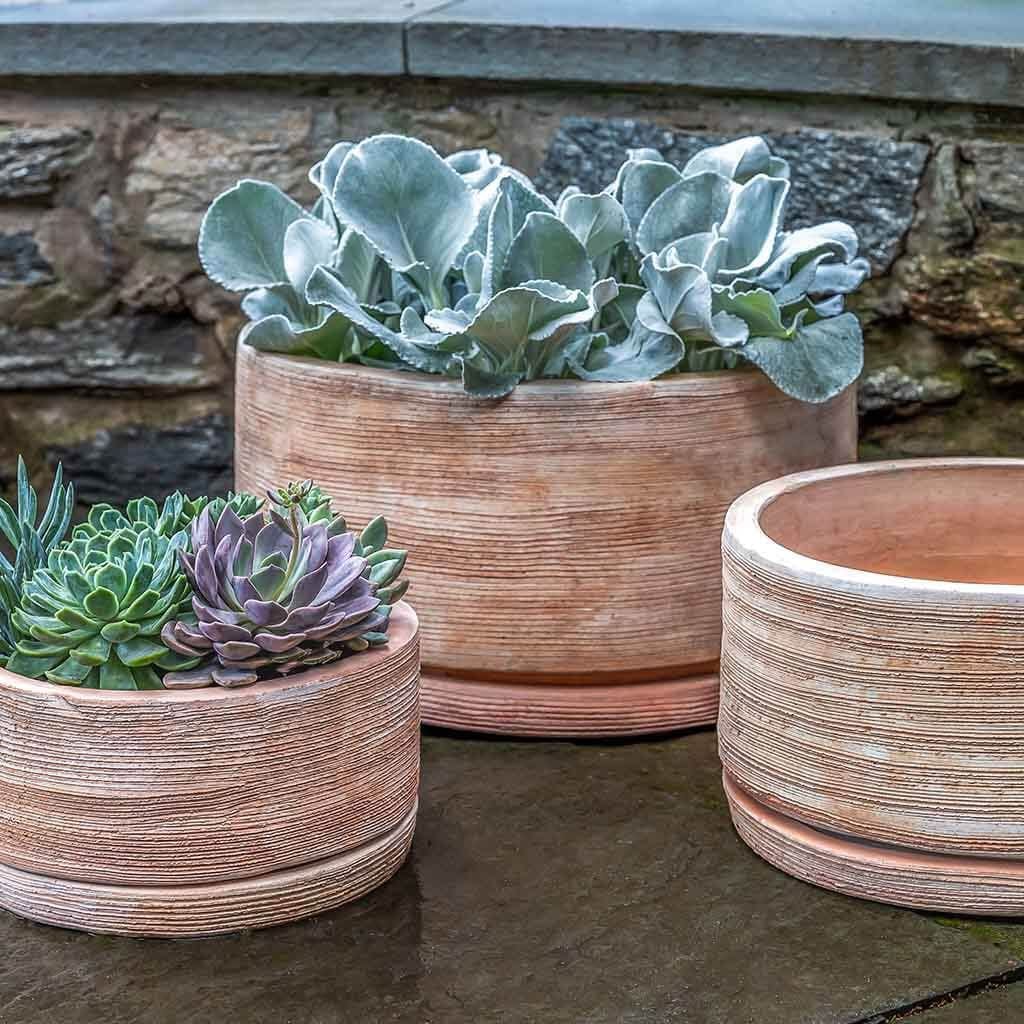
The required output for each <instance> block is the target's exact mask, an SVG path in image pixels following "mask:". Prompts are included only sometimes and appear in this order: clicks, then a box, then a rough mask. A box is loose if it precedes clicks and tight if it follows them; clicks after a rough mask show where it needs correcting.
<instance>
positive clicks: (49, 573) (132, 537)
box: [7, 498, 198, 690]
mask: <svg viewBox="0 0 1024 1024" xmlns="http://www.w3.org/2000/svg"><path fill="white" fill-rule="evenodd" d="M155 509H156V505H155V503H154V502H152V501H151V500H150V499H148V498H146V499H139V501H137V502H131V503H129V511H128V513H127V514H125V513H121V512H119V511H118V510H117V509H113V508H111V507H110V506H96V507H94V508H93V510H92V512H91V513H90V516H89V520H88V522H86V523H83V524H81V525H80V526H78V527H76V529H75V532H74V534H73V536H72V539H71V540H70V541H69V542H67V543H65V544H63V545H61V546H60V547H58V548H56V549H54V550H53V551H52V552H50V555H49V557H48V559H47V562H46V565H45V567H43V568H40V569H38V570H36V572H35V573H34V574H33V575H32V577H31V579H29V580H28V581H26V583H25V584H24V587H23V592H22V598H21V604H20V607H19V608H18V609H17V610H15V612H14V613H13V615H12V617H11V621H12V624H13V626H14V628H15V630H16V632H17V634H18V638H17V640H16V643H15V650H14V653H13V654H12V655H11V657H10V658H9V660H8V664H7V667H8V669H9V670H10V671H11V672H16V673H18V674H19V675H23V676H28V677H30V678H32V679H47V680H49V681H50V682H52V683H60V684H65V685H69V686H84V687H89V688H94V689H102V690H157V689H162V688H163V683H162V682H161V675H160V673H161V672H164V671H168V670H178V671H181V670H185V669H188V668H192V667H194V666H195V664H197V661H198V659H190V658H187V657H183V656H182V655H181V654H178V653H175V652H174V651H171V650H169V649H168V648H167V647H166V646H165V645H164V644H163V642H162V641H161V639H160V631H161V630H162V629H163V627H164V625H165V623H167V622H169V621H172V620H173V619H175V618H177V617H178V616H179V615H181V614H183V613H186V612H187V611H188V609H189V604H190V597H191V592H190V589H189V584H188V580H187V579H186V578H185V575H184V573H183V572H182V570H181V567H180V565H179V552H180V551H182V550H183V549H186V548H187V546H188V534H187V532H185V531H181V530H179V531H177V532H169V531H170V530H171V527H172V525H173V524H172V517H173V515H175V514H177V515H180V509H179V510H178V511H177V513H175V509H174V507H173V505H172V507H171V509H170V510H169V515H168V516H164V514H163V513H159V514H155V519H154V512H155ZM129 517H130V518H129Z"/></svg>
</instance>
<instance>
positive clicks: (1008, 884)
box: [719, 460, 1024, 915]
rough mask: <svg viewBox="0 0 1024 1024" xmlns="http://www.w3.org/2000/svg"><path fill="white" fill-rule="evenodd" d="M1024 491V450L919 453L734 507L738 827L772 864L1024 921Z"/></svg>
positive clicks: (761, 491) (730, 669)
mask: <svg viewBox="0 0 1024 1024" xmlns="http://www.w3.org/2000/svg"><path fill="white" fill-rule="evenodd" d="M1022 499H1024V462H1021V461H1019V460H941V461H931V462H930V461H910V462H902V463H878V464H875V465H871V466H861V467H845V468H839V469H836V470H823V471H819V472H814V473H806V474H798V475H796V476H794V477H791V478H789V479H787V480H782V481H775V482H774V483H772V484H768V485H765V486H764V487H761V488H757V489H755V490H754V491H752V492H750V493H749V494H747V495H745V496H744V497H743V498H742V499H740V500H739V501H737V502H736V504H735V505H734V506H733V508H732V509H731V510H730V512H729V516H728V519H727V523H726V530H725V535H724V540H723V551H724V592H725V593H724V635H723V653H722V704H721V713H720V720H719V735H720V748H721V755H722V760H723V763H724V765H725V768H726V772H727V775H728V780H729V782H730V783H731V784H732V789H733V791H732V796H733V812H734V816H735V818H736V823H737V827H738V828H739V830H740V832H741V834H742V835H743V836H744V838H746V839H747V840H748V842H750V843H751V845H752V846H753V847H754V848H755V849H756V850H758V851H759V852H761V853H762V854H763V855H764V856H765V857H767V858H768V859H769V860H771V861H772V862H773V863H777V864H779V865H780V866H782V867H784V868H785V870H788V871H791V872H793V873H794V874H797V875H798V876H799V877H802V878H805V879H808V880H809V881H813V882H817V883H818V884H821V885H827V886H832V887H835V888H839V889H842V890H844V891H848V892H856V893H857V894H859V895H864V896H869V897H871V898H875V899H882V900H890V901H893V902H898V903H906V904H909V905H912V906H919V907H928V908H934V909H940V908H946V909H953V910H956V911H962V912H977V913H989V914H1010V915H1012V914H1020V913H1021V912H1022V911H1024V754H1022V751H1024V686H1022V684H1024V671H1022V669H1021V665H1022V664H1024V547H1022V543H1021V539H1020V538H1019V537H1017V536H1015V535H1013V534H1012V533H1008V532H1006V531H1004V530H1003V529H1001V528H1000V524H1001V523H1003V522H1004V521H1005V517H1006V515H1007V511H1008V509H1010V508H1015V507H1017V506H1018V504H1019V502H1020V501H1021V500H1022ZM787 819H791V820H787ZM804 826H809V827H804ZM828 833H833V834H834V835H829V834H828ZM847 840H852V841H853V842H848V841H847ZM858 840H859V841H861V843H860V844H858V843H857V842H856V841H858ZM864 841H866V843H867V844H875V845H865V842H864ZM879 844H881V845H879ZM915 851H916V852H917V853H921V854H927V855H928V856H922V857H913V856H909V854H911V853H914V852H915ZM968 858H969V859H968Z"/></svg>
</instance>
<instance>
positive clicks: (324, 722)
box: [0, 605, 419, 891]
mask: <svg viewBox="0 0 1024 1024" xmlns="http://www.w3.org/2000/svg"><path fill="white" fill-rule="evenodd" d="M418 677H419V655H418V644H417V635H416V616H415V614H414V613H413V611H412V609H411V608H409V607H408V606H406V605H400V606H398V608H396V610H395V613H394V615H393V618H392V627H391V641H390V643H389V644H388V645H387V646H385V647H380V648H374V649H372V650H370V651H368V652H366V653H363V654H359V655H355V656H352V657H349V658H345V659H343V660H342V661H340V662H336V663H334V664H332V665H328V666H326V667H324V668H320V669H314V670H310V671H308V672H303V673H297V674H296V675H294V676H289V677H287V678H285V679H278V680H270V681H267V682H263V683H257V684H255V685H253V686H249V687H242V688H238V689H232V690H227V689H220V688H211V689H206V690H192V691H177V692H170V691H167V692H162V693H151V692H144V693H117V692H111V691H97V690H78V689H74V688H70V687H61V686H54V685H51V684H49V683H39V682H35V681H33V680H26V679H23V678H21V677H18V676H13V675H11V674H10V673H5V672H0V808H2V809H3V810H2V815H0V862H2V863H3V864H5V865H7V866H8V867H13V868H18V869H21V870H22V871H26V872H31V873H33V874H34V875H42V876H52V877H55V878H56V877H59V878H63V879H68V880H73V881H76V882H87V883H108V884H113V885H115V886H129V887H130V886H185V885H197V884H204V883H217V882H230V883H235V882H237V881H238V880H239V879H245V878H255V877H258V876H266V875H268V874H269V873H271V872H277V871H281V870H284V869H288V868H292V867H297V866H300V865H305V864H310V863H312V862H317V861H322V860H325V859H328V858H337V857H339V856H341V855H343V854H345V853H346V852H347V851H351V850H355V849H357V848H362V847H365V846H366V845H367V844H371V843H373V842H374V841H376V840H377V839H379V838H380V837H382V836H386V835H390V834H392V833H393V832H394V830H395V829H397V828H398V827H399V825H400V823H401V822H403V821H404V820H405V819H406V818H407V816H408V815H409V813H410V809H411V808H412V807H413V805H414V802H415V800H416V793H417V787H418V780H419V714H418ZM68 891H74V889H73V887H72V888H71V889H69V890H68Z"/></svg>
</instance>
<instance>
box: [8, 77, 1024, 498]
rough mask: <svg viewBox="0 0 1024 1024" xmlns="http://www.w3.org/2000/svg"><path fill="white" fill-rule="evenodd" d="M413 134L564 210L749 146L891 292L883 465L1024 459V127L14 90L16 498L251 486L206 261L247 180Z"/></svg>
mask: <svg viewBox="0 0 1024 1024" xmlns="http://www.w3.org/2000/svg"><path fill="white" fill-rule="evenodd" d="M382 130H388V131H399V132H406V133H412V134H416V135H419V136H421V137H423V138H425V139H426V140H428V141H429V142H431V143H432V144H434V145H435V146H437V147H438V148H439V149H441V150H443V151H447V150H452V149H456V148H463V147H469V146H481V145H483V146H488V147H490V148H492V149H495V150H497V151H499V152H501V153H503V155H504V156H505V158H506V160H507V161H508V162H510V163H512V164H514V165H517V166H520V167H522V168H523V169H524V170H526V171H527V172H529V173H532V174H535V175H538V180H539V182H540V183H541V184H542V185H543V186H544V187H546V188H548V189H556V188H557V186H558V185H560V184H561V183H563V182H564V181H566V180H569V179H572V178H575V179H579V180H580V181H581V182H584V183H588V182H589V183H591V184H597V183H599V182H601V183H603V181H605V180H607V179H608V178H609V177H610V176H611V172H613V170H614V167H615V166H616V165H617V163H618V161H619V159H620V156H621V152H622V149H623V148H624V146H625V145H633V144H638V143H642V144H645V145H651V144H653V145H657V146H659V147H660V148H662V149H664V150H666V151H667V152H671V153H673V154H674V155H676V156H679V155H681V154H684V153H686V152H687V151H688V150H689V149H691V148H694V147H696V146H697V145H699V144H704V143H706V142H707V141H716V140H718V139H719V138H722V137H729V136H736V135H740V134H750V133H761V134H766V135H769V136H771V138H772V141H773V143H774V144H775V146H776V147H777V148H778V149H779V150H780V152H783V153H784V155H786V156H788V157H790V158H791V159H792V160H793V161H794V177H795V182H796V185H795V192H794V198H793V202H792V205H793V207H794V218H793V220H792V223H794V224H797V223H800V222H801V220H802V219H804V218H807V219H812V218H813V219H821V218H827V217H836V218H843V219H847V220H849V221H851V222H852V223H854V224H855V225H856V226H857V227H858V229H859V230H860V232H861V234H862V237H863V239H864V245H865V249H866V252H867V255H868V256H869V257H870V259H871V261H872V264H873V266H874V269H875V274H876V276H875V277H874V279H873V280H871V281H870V282H869V284H868V285H867V286H866V287H865V288H864V289H863V291H862V292H861V294H859V295H858V296H857V297H856V298H855V300H854V303H853V305H854V308H855V309H856V310H857V311H858V312H859V313H860V314H861V316H862V318H863V321H864V325H865V334H866V338H867V370H866V372H865V376H864V378H863V380H862V383H861V386H860V409H861V416H862V455H863V456H864V457H865V458H880V457H885V456H908V455H937V454H953V453H956V454H1016V455H1024V402H1021V401H1020V398H1021V397H1022V396H1024V330H1022V329H1021V327H1020V324H1021V323H1024V290H1022V288H1021V283H1022V276H1024V170H1022V168H1021V163H1020V157H1021V154H1022V153H1024V112H1022V111H1011V110H1009V109H994V108H984V109H976V108H971V107H966V106H948V107H937V106H934V105H928V106H924V105H919V104H913V103H900V102H891V103H890V102H882V101H856V100H829V99H806V98H804V99H796V98H773V97H752V96H748V97H744V98H738V97H728V96H722V95H712V94H702V93H698V92H692V91H684V90H680V89H671V90H665V91H658V90H654V91H639V90H636V91H634V90H627V89H621V90H615V89H606V88H602V89H599V90H597V89H591V88H586V87H576V88H569V87H540V86H536V87H532V86H522V87H518V86H509V85H499V84H493V83H481V82H466V83H438V82H436V81H426V80H423V81H417V80H410V79H396V80H394V81H382V80H376V81H371V80H366V81H362V80H352V79H348V80H334V81H312V80H310V81H304V80H296V79H288V80H282V81H270V80H260V81H250V80H245V81H238V82H234V83H230V82H229V83H225V82H223V81H218V82H216V83H213V82H205V81H177V82H175V81H169V80H162V81H161V80H155V81H150V82H143V81H117V82H115V81H112V80H111V81H109V82H104V81H103V80H97V79H88V80H80V81H71V80H67V79H55V80H52V81H43V80H39V79H35V80H29V79H24V80H7V81H6V82H2V83H0V486H3V485H5V484H9V476H10V471H11V469H12V467H13V460H14V456H15V454H16V453H17V452H18V451H23V452H25V454H26V457H27V458H28V460H29V462H30V464H31V466H32V467H33V469H35V470H43V469H44V468H45V467H48V466H52V465H53V464H54V463H55V462H56V461H57V460H58V459H62V460H63V461H64V463H65V466H66V467H67V469H68V470H69V471H70V472H71V474H72V475H73V476H74V477H75V478H76V479H77V480H78V482H79V484H80V490H81V496H82V498H83V500H85V501H96V500H100V499H106V500H119V499H123V498H124V497H125V496H126V495H128V494H130V493H133V492H138V491H149V492H151V493H153V494H155V495H160V494H163V493H165V492H166V491H168V490H169V489H173V488H174V487H176V486H179V485H180V486H184V487H188V488H192V489H194V490H200V489H207V488H222V487H225V486H227V485H228V483H229V481H230V477H231V442H230V412H231V379H232V365H231V364H232V349H233V344H234V336H235V333H236V331H237V328H238V326H239V323H240V322H241V319H240V315H239V313H238V304H237V297H235V296H231V295H228V294H226V293H224V292H222V291H221V290H219V289H218V288H216V287H214V286H212V285H211V284H210V283H209V282H208V281H206V280H205V278H204V277H203V275H202V273H201V271H200V269H199V266H198V262H197V260H196V256H195V238H196V233H197V229H198V225H199V221H200V218H201V216H202V212H203V210H204V209H205V207H206V205H207V203H208V202H209V200H210V199H211V198H212V197H213V196H214V195H215V194H216V193H217V192H219V191H220V190H221V189H223V188H225V187H227V186H229V185H231V184H233V183H234V182H235V180H236V179H238V178H239V177H256V178H265V179H268V180H272V181H274V182H276V183H277V184H279V185H280V186H281V187H282V188H284V189H285V190H287V191H289V192H291V193H292V194H293V195H294V196H295V197H296V198H297V199H299V200H302V201H311V200H312V193H311V187H310V186H309V185H308V183H307V182H306V179H305V172H306V169H307V168H308V166H309V165H310V164H311V163H313V162H314V161H315V160H316V159H317V158H318V157H319V156H320V155H322V153H323V152H324V151H325V150H326V149H327V148H328V146H329V145H330V144H331V143H332V142H334V141H335V140H337V139H340V138H359V137H362V136H364V135H367V134H371V133H373V132H377V131H382Z"/></svg>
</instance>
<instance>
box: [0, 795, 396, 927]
mask: <svg viewBox="0 0 1024 1024" xmlns="http://www.w3.org/2000/svg"><path fill="white" fill-rule="evenodd" d="M415 825H416V806H415V805H414V806H413V808H412V810H411V811H410V812H409V813H408V814H407V815H406V816H405V818H403V819H402V820H401V821H400V822H399V823H398V825H397V826H395V827H394V828H393V829H392V830H391V831H390V832H387V833H385V834H384V835H383V836H380V837H378V838H377V839H375V840H374V841H373V842H370V843H367V844H366V845H364V846H360V847H357V848H356V849H354V850H348V851H347V852H345V853H343V854H339V855H338V856H336V857H327V858H325V859H324V860H320V861H317V862H315V863H313V864H304V865H301V866H300V867H294V868H288V869H285V870H282V871H274V872H271V873H270V874H267V875H259V876H257V877H255V878H244V879H240V880H239V881H236V882H216V883H211V884H206V885H182V886H140V885H130V886H129V885H107V884H97V883H90V882H79V881H71V880H68V879H64V878H51V877H49V876H46V875H39V874H34V873H32V872H29V871H21V870H20V869H18V868H14V867H11V866H9V865H7V864H0V907H3V908H4V909H5V910H9V911H11V912H12V913H15V914H19V915H21V916H22V917H27V918H30V919H31V920H33V921H39V922H41V923H43V924H50V925H57V926H59V927H62V928H75V929H78V930H79V931H86V932H100V933H107V934H111V935H133V936H141V937H149V938H184V937H190V936H192V937H195V936H202V935H216V934H218V933H222V932H234V931H240V930H242V929H246V928H266V927H269V926H271V925H278V924H285V923H287V922H289V921H296V920H299V919H300V918H304V917H310V916H312V915H313V914H320V913H323V912H324V911H326V910H332V909H333V908H335V907H338V906H340V905H341V904H343V903H348V902H349V901H350V900H354V899H357V898H358V897H359V896H362V895H364V894H365V893H367V892H369V891H370V890H371V889H374V888H376V887H377V886H378V885H381V884H382V883H383V882H386V881H387V880H388V879H389V878H390V877H391V876H392V875H393V874H394V873H395V872H396V871H397V870H398V869H399V868H400V867H401V865H402V862H403V861H404V860H405V858H406V855H407V854H408V852H409V847H410V845H411V844H412V836H413V830H414V828H415Z"/></svg>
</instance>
